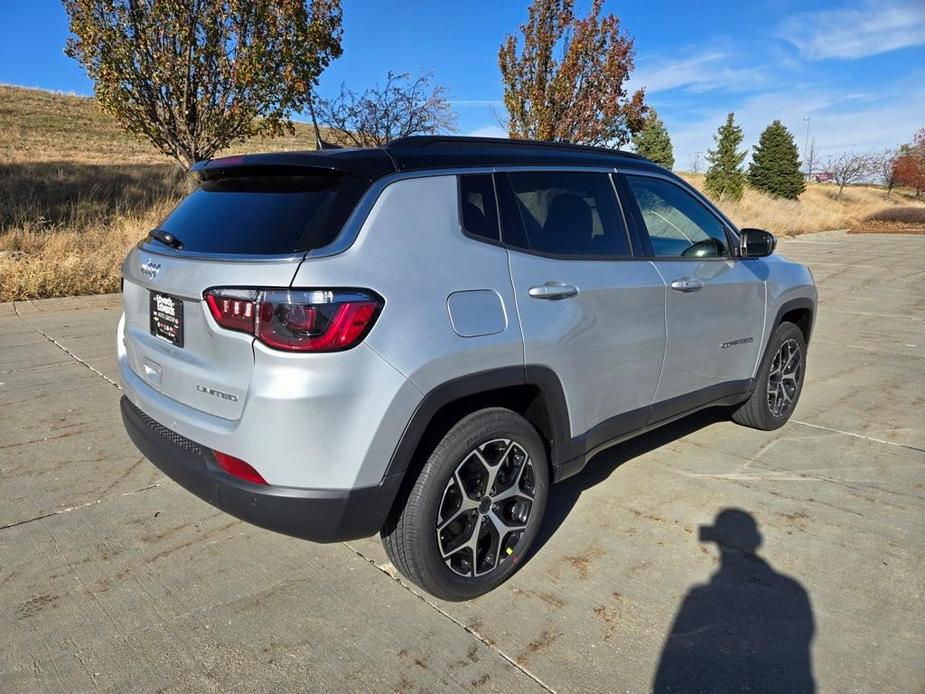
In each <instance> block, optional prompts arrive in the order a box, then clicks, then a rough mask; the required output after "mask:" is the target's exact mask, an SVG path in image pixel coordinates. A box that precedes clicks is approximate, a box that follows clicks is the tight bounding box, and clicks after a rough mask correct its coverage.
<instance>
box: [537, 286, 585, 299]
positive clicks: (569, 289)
mask: <svg viewBox="0 0 925 694" xmlns="http://www.w3.org/2000/svg"><path fill="white" fill-rule="evenodd" d="M529 294H530V296H532V297H533V298H534V299H552V300H555V299H568V298H570V297H573V296H575V295H576V294H578V287H573V286H572V285H571V284H565V283H563V282H547V283H546V284H541V285H539V286H538V287H530V291H529Z"/></svg>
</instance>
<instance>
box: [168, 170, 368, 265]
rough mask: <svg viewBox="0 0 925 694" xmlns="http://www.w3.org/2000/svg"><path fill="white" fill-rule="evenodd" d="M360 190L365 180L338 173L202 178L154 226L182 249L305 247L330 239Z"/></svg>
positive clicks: (254, 251)
mask: <svg viewBox="0 0 925 694" xmlns="http://www.w3.org/2000/svg"><path fill="white" fill-rule="evenodd" d="M366 188H367V183H366V182H365V181H363V180H361V179H358V178H356V177H353V176H346V175H340V174H323V175H309V176H306V175H297V176H296V175H286V176H278V175H261V176H234V177H229V178H220V179H216V180H210V181H203V183H202V185H201V186H200V187H199V188H197V189H196V190H195V191H193V192H192V193H190V194H189V195H188V196H187V197H186V198H184V199H183V200H182V201H181V202H180V204H179V205H177V207H176V208H175V209H174V210H173V212H171V213H170V215H169V216H168V217H167V219H165V220H164V222H163V223H162V224H161V225H160V227H159V228H160V229H162V230H164V231H166V232H168V233H170V234H172V235H173V236H175V237H176V238H177V239H179V240H180V242H181V243H182V244H183V250H184V251H194V252H201V253H228V254H246V255H275V254H279V253H292V252H298V251H307V250H311V249H313V248H321V247H322V246H325V245H327V244H329V243H330V242H331V241H333V240H334V238H335V237H336V236H337V233H338V232H339V231H340V229H341V227H342V226H343V224H344V222H345V221H346V220H347V217H348V216H349V215H350V212H351V211H352V210H353V208H354V207H355V206H356V203H357V202H358V201H359V199H360V196H362V194H363V192H364V191H365V190H366ZM155 243H156V242H155Z"/></svg>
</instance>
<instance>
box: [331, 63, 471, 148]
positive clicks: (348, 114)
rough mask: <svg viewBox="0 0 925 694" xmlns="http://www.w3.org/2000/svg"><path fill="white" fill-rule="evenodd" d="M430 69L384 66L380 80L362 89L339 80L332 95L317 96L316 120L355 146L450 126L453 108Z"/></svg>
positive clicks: (379, 143) (450, 128)
mask: <svg viewBox="0 0 925 694" xmlns="http://www.w3.org/2000/svg"><path fill="white" fill-rule="evenodd" d="M432 82H433V74H432V73H426V74H422V75H418V76H417V77H414V78H412V77H411V75H410V74H408V73H401V74H396V73H393V72H389V73H388V76H387V77H386V81H385V86H383V87H382V88H381V89H380V88H379V85H376V86H374V87H371V88H369V89H367V90H366V91H364V92H362V93H357V92H354V91H353V90H351V89H347V87H346V86H345V85H341V87H340V93H339V94H338V95H337V96H336V97H335V98H333V99H318V100H317V101H316V103H315V111H316V114H317V116H318V121H319V122H320V123H321V124H322V125H324V126H325V127H327V128H329V129H330V130H332V131H334V132H335V133H337V135H338V139H340V140H341V141H342V142H345V143H349V144H351V145H353V146H355V147H381V146H382V145H384V144H386V143H388V142H389V141H391V140H394V139H396V138H398V137H407V136H408V135H434V134H437V133H440V132H455V131H456V114H455V113H454V112H453V109H452V108H451V107H450V102H449V101H448V100H447V98H446V89H445V88H444V87H441V86H439V85H437V86H434V85H433V84H432Z"/></svg>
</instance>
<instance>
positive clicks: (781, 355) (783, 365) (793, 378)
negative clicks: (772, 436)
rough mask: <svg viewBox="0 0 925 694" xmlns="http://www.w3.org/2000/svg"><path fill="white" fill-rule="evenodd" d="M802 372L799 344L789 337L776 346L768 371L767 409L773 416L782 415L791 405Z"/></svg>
mask: <svg viewBox="0 0 925 694" xmlns="http://www.w3.org/2000/svg"><path fill="white" fill-rule="evenodd" d="M802 373H803V359H802V355H801V353H800V345H799V343H798V342H797V341H796V340H795V339H793V338H792V337H791V338H789V339H787V340H784V342H783V343H782V344H781V346H780V347H779V348H778V350H777V353H776V354H775V355H774V360H773V361H772V362H771V370H770V372H769V373H768V409H770V411H771V414H772V415H773V416H775V417H782V416H783V415H785V414H786V413H787V411H788V410H790V408H791V407H793V403H794V399H795V398H796V394H797V389H798V388H799V386H800V378H801V376H802Z"/></svg>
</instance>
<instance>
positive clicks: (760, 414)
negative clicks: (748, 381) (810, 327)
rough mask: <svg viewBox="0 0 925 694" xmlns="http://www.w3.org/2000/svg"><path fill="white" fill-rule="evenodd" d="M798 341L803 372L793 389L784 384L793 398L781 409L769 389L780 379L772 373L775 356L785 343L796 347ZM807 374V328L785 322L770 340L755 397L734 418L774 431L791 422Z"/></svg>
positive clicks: (758, 427) (788, 394)
mask: <svg viewBox="0 0 925 694" xmlns="http://www.w3.org/2000/svg"><path fill="white" fill-rule="evenodd" d="M794 343H795V344H796V347H797V349H798V350H799V351H798V355H797V358H798V360H799V371H798V373H797V374H796V376H795V378H794V381H795V383H794V385H793V386H792V390H791V387H790V386H789V385H788V386H787V387H786V388H784V386H783V385H781V386H780V387H781V388H784V393H785V394H786V396H787V397H788V398H789V401H788V402H786V405H785V406H784V407H783V408H782V409H777V403H776V402H775V401H774V400H773V396H771V395H770V394H769V392H768V385H769V382H771V381H772V379H774V378H777V377H776V376H772V369H773V368H774V367H775V359H776V358H777V356H778V354H779V353H780V352H781V349H782V348H783V347H784V345H788V346H792V345H793V344H794ZM805 375H806V340H805V338H804V337H803V331H801V330H800V329H799V328H798V327H797V326H796V325H794V324H793V323H787V322H785V323H781V324H780V325H778V326H777V329H776V330H775V331H774V335H773V336H772V337H771V341H770V342H769V343H768V348H767V350H766V352H765V355H764V358H763V359H762V360H761V367H760V369H759V371H758V377H757V381H756V383H755V389H754V391H752V394H751V397H749V399H748V400H746V401H745V402H744V403H742V404H741V405H740V406H739V407H738V409H736V410H735V411H734V412H733V413H732V421H734V422H736V423H737V424H742V425H744V426H747V427H751V428H753V429H761V430H763V431H771V430H773V429H778V428H780V427H782V426H783V425H784V424H786V423H787V420H788V419H790V415H791V414H792V413H793V410H794V409H795V408H796V405H797V402H798V401H799V399H800V393H801V392H802V391H803V379H804V377H805ZM772 390H775V391H776V390H778V388H775V387H774V384H772Z"/></svg>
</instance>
